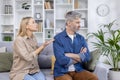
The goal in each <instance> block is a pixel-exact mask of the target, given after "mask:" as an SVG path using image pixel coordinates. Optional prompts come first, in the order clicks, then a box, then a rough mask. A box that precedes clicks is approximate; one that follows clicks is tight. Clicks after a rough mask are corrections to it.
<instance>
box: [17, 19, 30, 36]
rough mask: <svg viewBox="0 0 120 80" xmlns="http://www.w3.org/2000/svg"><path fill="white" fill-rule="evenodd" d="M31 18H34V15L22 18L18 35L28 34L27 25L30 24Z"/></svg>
mask: <svg viewBox="0 0 120 80" xmlns="http://www.w3.org/2000/svg"><path fill="white" fill-rule="evenodd" d="M30 19H32V17H24V18H22V20H21V23H20V29H19V32H18V36H21V37H24V36H27V33H26V31H27V29H26V26H27V25H28V23H29V20H30Z"/></svg>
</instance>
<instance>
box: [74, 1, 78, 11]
mask: <svg viewBox="0 0 120 80" xmlns="http://www.w3.org/2000/svg"><path fill="white" fill-rule="evenodd" d="M78 7H79V1H78V0H75V4H74V8H75V9H78Z"/></svg>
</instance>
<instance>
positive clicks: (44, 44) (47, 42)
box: [43, 39, 54, 47]
mask: <svg viewBox="0 0 120 80" xmlns="http://www.w3.org/2000/svg"><path fill="white" fill-rule="evenodd" d="M53 41H54V39H51V40H49V41H45V42H44V43H43V46H44V47H46V46H47V45H49V44H50V43H52V42H53Z"/></svg>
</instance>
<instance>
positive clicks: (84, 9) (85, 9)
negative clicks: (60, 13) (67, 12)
mask: <svg viewBox="0 0 120 80" xmlns="http://www.w3.org/2000/svg"><path fill="white" fill-rule="evenodd" d="M75 10H76V11H88V9H87V8H83V9H75Z"/></svg>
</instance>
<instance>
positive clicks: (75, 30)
mask: <svg viewBox="0 0 120 80" xmlns="http://www.w3.org/2000/svg"><path fill="white" fill-rule="evenodd" d="M70 29H71V30H72V31H73V32H78V31H79V28H76V27H74V26H70Z"/></svg>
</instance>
